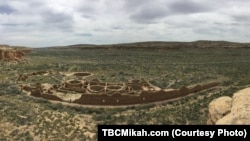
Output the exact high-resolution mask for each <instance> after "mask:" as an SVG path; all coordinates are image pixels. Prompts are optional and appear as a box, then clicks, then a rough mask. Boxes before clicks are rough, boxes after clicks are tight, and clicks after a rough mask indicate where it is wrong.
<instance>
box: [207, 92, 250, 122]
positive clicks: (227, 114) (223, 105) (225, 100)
mask: <svg viewBox="0 0 250 141" xmlns="http://www.w3.org/2000/svg"><path fill="white" fill-rule="evenodd" d="M209 115H210V118H209V120H208V123H207V124H216V125H219V124H230V125H234V124H244V125H246V124H247V125H248V124H249V125H250V87H249V88H245V89H243V90H240V91H238V92H236V93H235V94H234V95H233V97H228V96H223V97H219V98H217V99H214V100H213V101H212V102H211V103H210V104H209Z"/></svg>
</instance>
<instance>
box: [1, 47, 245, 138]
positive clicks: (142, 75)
mask: <svg viewBox="0 0 250 141" xmlns="http://www.w3.org/2000/svg"><path fill="white" fill-rule="evenodd" d="M227 46H228V45H227ZM249 54H250V49H249V48H247V47H231V46H230V47H228V48H227V47H216V48H214V47H213V48H210V47H206V46H205V45H204V46H203V47H202V48H197V47H194V48H192V47H188V48H186V47H183V48H182V47H180V48H179V47H178V48H162V47H161V48H153V47H150V48H149V47H146V48H131V47H129V48H121V47H118V48H117V47H116V48H112V47H101V48H98V47H94V48H91V47H79V46H77V47H75V46H73V47H51V48H37V49H35V48H34V49H32V50H31V52H29V53H27V54H25V56H24V58H25V59H24V60H25V61H23V62H22V61H16V62H14V63H12V62H8V63H6V62H4V61H2V60H0V61H1V66H0V72H1V73H0V78H1V79H0V116H1V119H0V128H1V129H4V130H0V140H89V141H95V140H97V125H98V124H165V125H169V124H178V125H183V124H185V125H186V124H187V125H192V124H199V125H202V124H207V120H208V118H209V112H208V107H209V103H210V102H211V101H212V100H214V99H215V98H218V97H221V96H230V97H231V96H232V95H233V94H234V93H235V92H237V91H238V90H241V89H244V88H247V87H249V84H250V77H249V76H250V68H249V64H250V61H249V60H250V55H249ZM9 56H10V55H9ZM41 71H44V72H51V73H53V75H33V76H32V77H27V79H24V80H21V81H20V80H18V79H19V78H20V75H23V74H32V73H34V72H41ZM60 72H63V73H60ZM74 72H89V73H91V74H94V75H90V76H88V77H87V78H86V79H87V81H91V80H95V79H98V80H100V81H102V82H107V83H112V84H122V83H124V82H129V81H130V80H143V81H147V82H149V83H150V84H152V85H154V86H155V87H157V88H160V89H169V90H172V89H180V88H181V87H183V86H185V87H189V88H191V87H194V86H197V85H204V84H208V83H210V82H218V83H219V84H220V85H218V86H215V87H211V88H209V89H204V90H202V91H199V92H196V93H193V94H190V95H188V96H185V97H179V98H176V99H171V100H167V101H161V102H154V103H146V104H145V103H144V104H137V105H126V106H120V107H119V106H118V107H117V106H100V105H98V106H95V105H80V104H75V103H69V102H59V101H51V100H47V99H44V98H39V97H33V96H30V95H29V94H27V93H26V92H24V91H22V90H21V86H24V85H25V86H34V85H35V84H38V83H41V84H47V83H49V84H55V85H59V84H61V83H63V82H67V81H70V80H71V79H72V77H71V76H70V75H67V74H72V73H74Z"/></svg>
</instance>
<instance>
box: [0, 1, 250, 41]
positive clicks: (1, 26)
mask: <svg viewBox="0 0 250 141" xmlns="http://www.w3.org/2000/svg"><path fill="white" fill-rule="evenodd" d="M249 6H250V1H246V0H220V2H218V0H202V1H201V0H115V1H113V0H71V1H67V0H54V1H51V0H43V1H41V0H25V1H20V0H8V1H6V0H0V19H1V20H0V33H1V34H0V36H1V38H0V44H3V43H5V44H19V45H31V46H33V45H34V46H47V45H48V46H51V45H58V44H61V45H63V44H71V43H93V44H100V43H117V42H134V41H145V40H158V39H161V40H196V39H200V38H203V39H223V40H231V41H248V40H249V34H248V33H247V31H248V30H250V26H249V25H250V16H248V13H250V9H249ZM24 33H25V34H24ZM3 35H4V36H3ZM61 39H64V40H61Z"/></svg>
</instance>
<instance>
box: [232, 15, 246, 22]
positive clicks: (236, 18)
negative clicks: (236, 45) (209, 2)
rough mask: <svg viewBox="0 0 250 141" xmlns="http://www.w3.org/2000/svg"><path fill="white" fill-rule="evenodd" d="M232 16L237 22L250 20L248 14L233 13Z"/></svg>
mask: <svg viewBox="0 0 250 141" xmlns="http://www.w3.org/2000/svg"><path fill="white" fill-rule="evenodd" d="M232 17H233V19H234V20H235V21H237V22H250V16H249V15H233V16H232Z"/></svg>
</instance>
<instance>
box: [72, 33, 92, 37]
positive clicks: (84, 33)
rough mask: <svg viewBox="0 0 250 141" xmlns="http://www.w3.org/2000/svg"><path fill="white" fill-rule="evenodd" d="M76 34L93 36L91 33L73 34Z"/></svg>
mask: <svg viewBox="0 0 250 141" xmlns="http://www.w3.org/2000/svg"><path fill="white" fill-rule="evenodd" d="M75 35H77V36H84V37H90V36H93V34H91V33H81V34H75Z"/></svg>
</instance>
